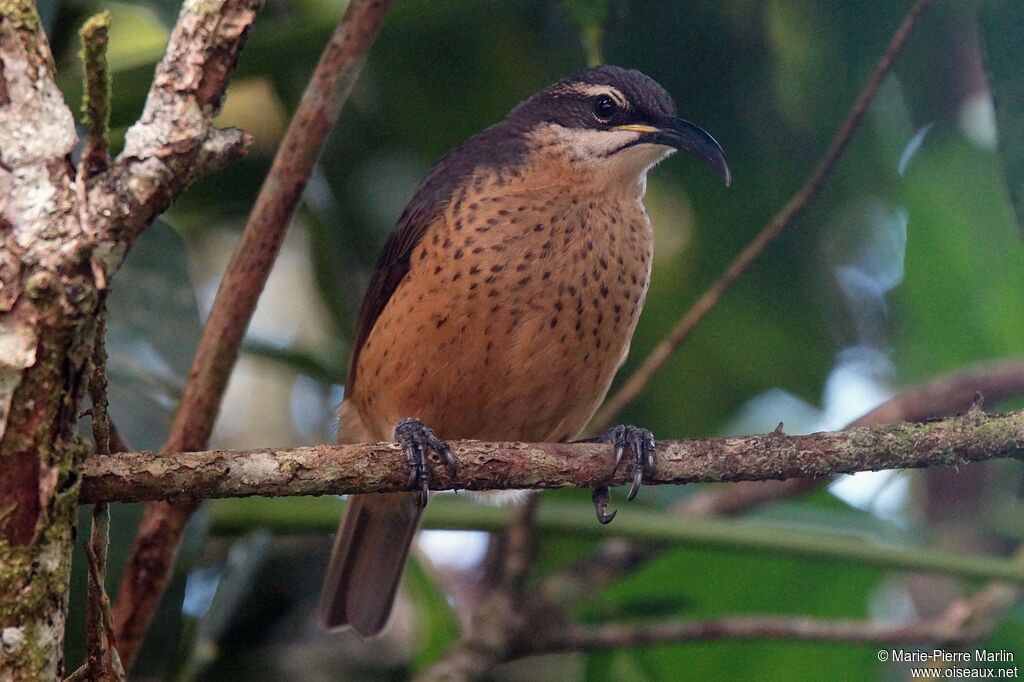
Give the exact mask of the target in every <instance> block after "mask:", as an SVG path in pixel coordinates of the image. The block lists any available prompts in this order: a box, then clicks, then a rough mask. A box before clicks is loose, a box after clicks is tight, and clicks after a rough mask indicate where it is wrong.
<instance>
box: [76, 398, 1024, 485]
mask: <svg viewBox="0 0 1024 682" xmlns="http://www.w3.org/2000/svg"><path fill="white" fill-rule="evenodd" d="M452 446H453V447H452V449H453V452H454V453H455V456H456V458H457V459H458V461H459V464H460V470H459V472H458V474H457V475H456V476H455V477H452V476H451V475H450V474H449V473H447V472H446V471H444V470H443V469H444V467H440V466H435V467H434V471H433V475H432V477H431V480H432V486H431V487H432V488H433V489H435V490H447V489H451V488H460V489H468V490H508V489H535V488H559V487H594V486H596V485H600V484H602V483H607V482H610V483H611V484H613V485H621V484H622V483H624V482H625V481H626V478H627V472H625V471H623V470H622V469H621V468H620V470H619V471H618V472H616V473H613V472H612V457H611V451H610V446H607V445H601V444H595V443H534V444H527V443H484V442H479V441H459V442H455V443H452ZM403 457H404V455H403V454H402V451H401V448H400V447H399V446H398V445H397V444H395V443H376V444H351V445H317V446H311V447H302V448H294V449H287V450H274V449H262V450H238V451H212V452H187V453H175V454H170V455H168V454H163V455H161V454H156V453H152V452H135V453H126V454H112V455H109V456H96V457H91V458H89V460H87V461H86V462H85V463H84V465H83V468H82V474H83V481H82V501H83V502H93V503H95V502H114V501H121V502H138V501H143V500H158V499H159V500H199V499H207V498H217V497H244V496H248V495H261V496H264V497H273V496H278V495H328V494H342V493H380V492H394V491H399V490H407V489H408V480H407V478H408V477H407V475H406V473H405V467H404V464H403V462H404V460H403ZM998 458H1011V459H1024V412H1012V413H1009V414H1006V415H1000V416H988V415H985V414H984V413H982V412H981V411H980V410H971V411H969V412H968V413H966V414H964V415H961V416H958V417H951V418H948V419H943V420H940V421H933V422H926V423H920V424H903V423H900V424H890V425H885V426H878V427H874V428H856V429H850V430H847V431H841V432H834V433H831V432H829V433H815V434H810V435H806V436H786V435H784V434H780V433H774V432H773V433H770V434H766V435H761V436H740V437H734V438H710V439H707V440H677V441H661V442H659V443H658V452H657V457H656V462H655V467H654V475H653V477H651V479H649V483H652V484H680V483H708V482H723V481H762V480H781V479H787V478H817V477H822V476H829V475H833V474H841V473H854V472H857V471H876V470H881V469H902V468H921V467H931V466H959V465H964V464H968V463H971V462H981V461H987V460H991V459H998Z"/></svg>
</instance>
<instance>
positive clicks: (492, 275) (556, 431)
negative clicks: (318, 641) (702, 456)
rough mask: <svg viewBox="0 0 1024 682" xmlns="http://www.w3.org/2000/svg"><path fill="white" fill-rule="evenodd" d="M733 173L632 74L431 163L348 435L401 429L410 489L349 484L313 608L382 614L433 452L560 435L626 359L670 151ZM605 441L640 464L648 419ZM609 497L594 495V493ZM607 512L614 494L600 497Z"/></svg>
mask: <svg viewBox="0 0 1024 682" xmlns="http://www.w3.org/2000/svg"><path fill="white" fill-rule="evenodd" d="M679 150H681V151H685V152H688V153H690V154H693V155H695V156H696V157H698V158H699V159H701V160H703V161H704V162H706V163H707V164H708V165H710V167H711V168H712V169H713V170H714V171H715V172H716V173H718V174H719V175H720V176H721V177H722V179H723V180H724V182H725V184H726V185H728V184H729V183H730V180H731V176H730V171H729V166H728V164H727V162H726V158H725V154H724V152H723V151H722V148H721V146H720V145H719V144H718V143H717V142H716V141H715V139H714V138H713V137H712V136H711V135H710V134H708V133H707V132H706V131H705V130H703V129H702V128H700V127H698V126H697V125H695V124H693V123H690V122H688V121H685V120H683V119H680V118H678V117H677V115H676V106H675V104H674V102H673V100H672V97H671V96H670V95H669V94H668V92H667V91H666V90H665V88H663V87H662V86H661V85H659V84H658V83H657V81H655V80H654V79H652V78H650V77H649V76H647V75H645V74H643V73H642V72H640V71H637V70H632V69H626V68H622V67H618V66H612V65H603V66H597V67H592V68H588V69H584V70H581V71H578V72H576V73H574V74H572V75H570V76H568V77H567V78H565V79H563V80H560V81H558V82H557V83H555V84H553V85H551V86H549V87H547V88H545V89H543V90H541V91H539V92H538V93H536V94H534V95H533V96H531V97H529V98H527V99H526V100H524V101H523V102H521V103H520V104H518V105H517V106H515V107H514V108H513V109H512V110H511V111H510V112H509V113H508V115H507V116H506V117H505V119H504V120H502V121H501V122H499V123H497V124H495V125H493V126H491V127H489V128H487V129H486V130H484V131H483V132H481V133H479V134H477V135H475V136H474V137H472V138H470V139H469V140H467V141H466V142H464V143H462V144H460V145H459V146H457V147H455V148H454V149H452V150H451V151H450V152H449V153H448V154H446V155H445V156H444V157H442V158H441V159H440V161H438V162H437V163H436V165H434V166H433V168H432V169H431V170H430V171H429V172H428V174H427V175H426V177H425V178H424V179H423V181H422V182H421V183H420V185H419V186H418V188H417V189H416V190H415V192H414V194H413V197H412V199H411V200H410V201H409V203H408V205H407V206H406V208H405V210H404V211H403V212H402V214H401V215H400V217H399V219H398V221H397V223H396V225H395V227H394V229H393V230H392V232H391V233H390V235H389V237H388V238H387V240H386V242H385V245H384V248H383V251H382V252H381V254H380V257H379V259H378V261H377V264H376V268H375V271H374V273H373V276H372V278H371V280H370V283H369V286H368V289H367V292H366V294H365V297H364V299H363V302H362V305H361V307H360V311H359V316H358V320H357V323H356V331H355V336H354V342H353V345H352V352H351V360H350V365H349V371H348V377H347V381H346V387H345V397H344V399H343V401H342V403H341V405H340V407H339V410H338V412H339V422H338V431H339V439H338V440H339V442H349V443H353V442H375V441H385V440H391V439H392V438H393V439H394V440H395V441H397V442H398V443H400V444H401V446H402V449H403V451H404V453H405V458H406V461H407V464H408V468H409V488H410V490H409V491H408V492H396V493H382V494H375V495H355V496H353V497H352V498H351V499H350V500H349V501H348V505H347V508H346V511H345V513H344V516H343V518H342V521H341V525H340V527H339V530H338V534H337V536H336V539H335V543H334V548H333V550H332V554H331V559H330V563H329V565H328V568H327V573H326V578H325V580H324V587H323V589H322V592H321V598H320V605H319V611H318V619H319V622H320V625H321V626H322V627H324V628H326V629H328V630H335V629H342V628H351V629H353V630H354V631H355V632H357V633H359V634H360V635H362V636H373V635H376V634H379V633H380V632H381V631H382V630H383V629H384V628H385V626H386V624H387V622H388V619H389V615H390V613H391V609H392V606H393V603H394V600H395V595H396V592H397V590H398V586H399V582H400V580H401V577H402V573H403V570H404V566H405V563H406V560H407V558H408V554H409V549H410V546H411V544H412V541H413V537H414V535H415V532H416V530H417V527H418V525H419V521H420V518H421V516H422V514H423V510H424V507H425V505H426V501H427V490H428V488H429V484H430V480H431V479H430V476H431V474H430V466H429V462H428V456H429V454H430V453H431V452H433V453H435V454H436V456H437V457H438V458H439V460H440V461H441V462H442V463H443V464H444V465H446V466H447V467H448V469H449V470H450V472H451V473H452V474H453V475H454V474H455V473H457V470H458V464H457V462H456V460H455V458H454V457H453V455H452V452H451V449H450V448H449V447H448V444H447V441H449V440H453V439H466V438H472V439H479V440H485V441H527V442H553V441H557V442H569V441H573V439H576V438H578V437H579V436H580V434H581V432H582V431H583V429H584V428H585V427H586V425H587V422H588V421H589V420H590V418H591V416H592V415H593V414H594V412H595V411H596V410H597V408H598V406H599V405H600V403H601V401H602V400H603V399H604V396H605V395H606V393H607V391H608V388H609V386H610V385H611V382H612V379H613V377H614V375H615V372H616V371H617V369H618V368H619V366H620V365H621V364H622V362H623V361H624V360H625V358H626V355H627V353H628V350H629V345H630V340H631V338H632V335H633V331H634V329H635V328H636V324H637V320H638V319H639V317H640V311H641V308H642V307H643V303H644V298H645V296H646V292H647V287H648V282H649V280H650V274H651V263H652V256H653V232H652V229H651V223H650V220H649V219H648V215H647V212H646V209H645V207H644V203H643V199H644V193H645V191H646V184H647V172H648V171H649V170H650V169H651V168H652V167H653V166H655V165H656V164H658V163H659V162H660V161H662V160H663V159H665V158H666V157H668V156H669V155H671V154H672V153H673V152H675V151H679ZM591 440H596V441H600V442H604V443H610V444H611V445H612V446H613V449H612V451H613V453H614V460H615V462H614V466H615V467H616V468H617V467H618V466H619V463H620V460H621V459H622V458H623V456H624V454H625V453H627V452H628V453H629V456H630V459H631V460H632V464H631V466H632V472H631V479H632V481H633V485H632V488H631V490H630V494H629V498H630V499H632V497H633V495H635V494H636V490H637V488H638V486H639V485H640V483H641V482H642V480H643V478H644V477H645V476H647V475H649V474H650V472H651V469H652V466H653V462H654V437H653V435H652V434H651V432H650V431H648V430H646V429H640V428H636V427H632V426H625V425H623V426H616V427H613V428H612V429H609V430H608V431H607V432H605V433H604V434H602V435H601V436H599V437H598V438H596V439H591ZM602 499H603V502H602ZM595 506H596V507H597V516H598V520H600V521H601V522H607V521H610V520H611V516H613V515H608V514H606V513H605V507H606V506H607V495H606V494H605V495H599V494H597V491H595Z"/></svg>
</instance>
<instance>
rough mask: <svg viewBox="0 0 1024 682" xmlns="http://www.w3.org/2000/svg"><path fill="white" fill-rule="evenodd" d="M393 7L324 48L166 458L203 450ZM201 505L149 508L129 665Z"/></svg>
mask: <svg viewBox="0 0 1024 682" xmlns="http://www.w3.org/2000/svg"><path fill="white" fill-rule="evenodd" d="M387 8H388V2H387V0H353V1H352V2H350V3H349V5H348V8H347V9H346V11H345V15H344V17H343V18H342V20H341V22H340V23H339V24H338V27H337V29H336V30H335V32H334V34H333V35H332V36H331V38H330V40H329V41H328V43H327V45H326V47H325V48H324V51H323V53H322V55H321V57H320V62H319V63H318V64H317V67H316V70H315V71H314V73H313V76H312V78H311V79H310V82H309V85H308V86H307V88H306V91H305V93H304V94H303V97H302V101H301V102H300V103H299V107H298V109H297V110H296V113H295V116H294V118H293V119H292V122H291V125H290V126H289V128H288V132H287V133H286V134H285V136H284V139H283V140H282V141H281V145H280V148H279V150H278V153H277V156H276V157H275V158H274V163H273V166H272V167H271V170H270V173H269V174H268V175H267V179H266V180H265V182H264V184H263V187H262V188H261V190H260V194H259V196H258V197H257V199H256V204H255V206H254V207H253V211H252V213H251V214H250V216H249V221H248V223H247V224H246V227H245V230H244V232H243V234H242V239H241V241H240V242H239V245H238V247H237V248H236V250H235V253H234V255H233V256H232V259H231V262H230V264H229V265H228V268H227V271H226V272H225V275H224V279H223V280H222V282H221V285H220V290H219V291H218V292H217V296H216V298H215V300H214V303H213V307H212V308H211V311H210V315H209V318H208V320H207V323H206V327H205V329H204V330H203V336H202V338H201V339H200V342H199V347H198V349H197V350H196V355H195V358H194V359H193V363H192V369H191V371H190V373H189V380H188V382H187V384H186V385H185V389H184V392H183V395H182V399H181V406H180V407H179V409H178V413H177V415H176V416H175V420H174V423H173V425H172V427H171V434H170V436H169V437H168V440H167V442H166V443H165V445H164V448H163V449H164V452H175V451H178V450H199V449H202V448H204V447H206V444H207V442H208V441H209V438H210V434H211V433H212V431H213V425H214V422H215V420H216V418H217V414H218V411H219V409H220V404H221V400H222V399H223V396H224V390H225V388H226V386H227V381H228V378H229V376H230V374H231V370H232V368H233V367H234V363H235V360H236V359H237V357H238V350H239V347H240V345H241V342H242V338H243V336H244V335H245V330H246V328H247V327H248V325H249V320H250V319H251V318H252V314H253V312H254V311H255V308H256V302H257V300H258V298H259V295H260V293H261V292H262V290H263V286H264V284H265V283H266V279H267V276H268V275H269V273H270V269H271V266H272V265H273V263H274V260H275V258H276V256H277V253H278V251H279V250H280V247H281V243H282V242H283V240H284V235H285V232H286V231H287V228H288V224H289V222H290V221H291V217H292V215H293V214H294V212H295V208H296V206H297V205H298V202H299V199H300V197H301V195H302V190H303V189H304V188H305V186H306V183H307V181H308V179H309V175H310V173H311V171H312V168H313V165H314V164H315V162H316V159H317V158H318V156H319V154H320V151H321V149H322V147H323V144H324V142H325V141H326V139H327V135H328V134H329V133H330V131H331V129H332V127H333V126H334V123H335V121H336V120H337V118H338V114H339V112H340V110H341V107H342V105H343V104H344V102H345V100H346V99H347V97H348V94H349V92H350V90H351V88H352V85H353V84H354V83H355V80H356V78H357V76H358V74H359V71H360V69H361V67H362V65H363V62H364V61H365V58H366V54H367V52H368V51H369V49H370V46H371V45H372V44H373V41H374V39H375V38H376V35H377V31H378V29H379V28H380V24H381V21H382V19H383V17H384V14H385V12H386V11H387ZM194 508H195V507H194V505H193V504H184V505H168V504H161V503H158V504H152V505H149V506H147V508H146V511H145V515H144V517H143V520H142V522H141V524H140V527H139V531H138V533H137V535H136V538H135V542H134V544H133V547H132V552H131V555H130V558H129V562H128V565H127V568H126V572H125V577H124V578H123V580H122V582H121V587H120V589H119V591H118V599H117V606H116V608H115V620H116V622H117V625H118V636H119V638H120V641H121V646H122V654H123V656H124V660H125V664H126V666H127V667H130V666H131V662H132V660H133V659H134V657H135V654H136V652H137V651H138V647H139V644H140V643H141V640H142V636H143V635H144V633H145V630H146V627H147V625H148V623H149V619H150V617H151V616H152V613H153V610H154V609H155V607H156V604H157V600H158V598H159V596H160V595H161V594H162V593H163V590H164V588H165V586H166V584H167V580H168V577H169V575H170V569H171V565H172V563H173V561H174V556H175V554H176V551H177V547H178V544H179V543H180V541H181V537H182V535H183V533H184V530H185V525H186V523H187V522H188V519H189V518H190V517H191V515H192V512H193V511H194Z"/></svg>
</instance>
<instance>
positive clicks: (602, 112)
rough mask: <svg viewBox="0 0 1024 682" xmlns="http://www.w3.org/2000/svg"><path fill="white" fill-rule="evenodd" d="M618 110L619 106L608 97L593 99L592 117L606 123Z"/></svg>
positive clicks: (599, 96)
mask: <svg viewBox="0 0 1024 682" xmlns="http://www.w3.org/2000/svg"><path fill="white" fill-rule="evenodd" d="M618 110H619V105H618V104H616V103H615V100H613V99H612V98H611V97H609V96H608V95H598V96H597V97H595V98H594V115H595V116H597V117H598V118H600V119H603V120H605V121H607V120H608V119H610V118H611V117H612V116H614V115H615V113H616V112H617V111H618Z"/></svg>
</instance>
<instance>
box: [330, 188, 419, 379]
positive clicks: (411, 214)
mask: <svg viewBox="0 0 1024 682" xmlns="http://www.w3.org/2000/svg"><path fill="white" fill-rule="evenodd" d="M415 202H416V198H415V197H413V203H410V204H409V206H407V207H406V209H405V212H404V213H402V217H401V218H399V219H398V224H397V225H395V229H394V230H392V232H391V234H390V235H389V236H388V239H387V241H386V242H385V243H384V250H383V251H382V252H381V254H380V257H379V258H378V259H377V265H376V266H375V267H376V269H375V270H374V273H373V277H372V278H371V279H370V286H369V287H368V288H367V289H366V296H365V297H364V298H363V304H362V306H361V307H360V308H359V320H358V321H357V322H356V335H355V341H354V343H353V345H352V359H351V362H350V363H349V367H348V386H349V387H352V386H355V381H356V367H357V365H358V362H359V353H360V352H361V351H362V349H363V345H365V344H366V339H367V338H368V337H369V336H370V332H371V331H372V330H373V325H374V324H376V322H377V318H379V317H380V314H381V313H382V312H384V307H385V306H386V305H387V304H388V301H390V300H391V295H392V294H394V293H395V289H397V288H398V285H399V284H401V282H402V279H403V278H404V277H405V275H406V273H407V272H409V258H410V257H411V256H412V252H413V250H414V249H415V248H416V246H417V245H418V244H419V243H420V240H421V239H423V235H424V233H425V232H426V230H427V225H429V224H430V220H431V219H432V218H433V217H434V216H435V215H436V214H437V212H438V211H437V210H429V209H428V207H426V206H424V205H422V204H415ZM414 204H415V205H414ZM428 214H429V215H428Z"/></svg>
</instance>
